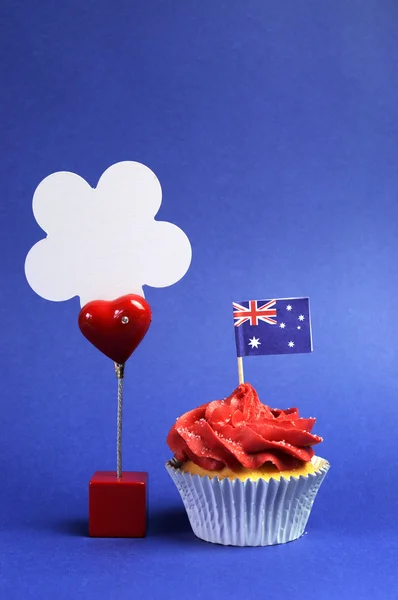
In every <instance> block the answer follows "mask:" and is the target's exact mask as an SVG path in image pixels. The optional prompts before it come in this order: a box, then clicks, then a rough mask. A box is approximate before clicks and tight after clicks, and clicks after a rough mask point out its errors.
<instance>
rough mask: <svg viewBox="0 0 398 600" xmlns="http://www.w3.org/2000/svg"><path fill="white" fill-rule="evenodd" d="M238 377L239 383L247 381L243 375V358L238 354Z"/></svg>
mask: <svg viewBox="0 0 398 600" xmlns="http://www.w3.org/2000/svg"><path fill="white" fill-rule="evenodd" d="M238 377H239V385H240V384H241V383H244V382H245V377H244V375H243V358H242V357H241V356H238Z"/></svg>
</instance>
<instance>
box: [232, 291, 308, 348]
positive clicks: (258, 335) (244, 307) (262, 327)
mask: <svg viewBox="0 0 398 600" xmlns="http://www.w3.org/2000/svg"><path fill="white" fill-rule="evenodd" d="M233 311H234V325H235V339H236V351H237V355H238V356H258V355H260V354H299V353H303V352H312V335H311V319H310V302H309V298H278V299H277V300H248V301H244V302H233Z"/></svg>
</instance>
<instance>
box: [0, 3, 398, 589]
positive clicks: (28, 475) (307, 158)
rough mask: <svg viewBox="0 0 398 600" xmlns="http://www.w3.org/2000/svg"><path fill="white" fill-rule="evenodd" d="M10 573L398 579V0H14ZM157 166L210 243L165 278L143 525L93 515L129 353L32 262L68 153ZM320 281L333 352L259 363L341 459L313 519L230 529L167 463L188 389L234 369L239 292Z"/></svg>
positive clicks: (274, 584)
mask: <svg viewBox="0 0 398 600" xmlns="http://www.w3.org/2000/svg"><path fill="white" fill-rule="evenodd" d="M0 11H1V25H0V33H1V35H0V47H1V56H2V59H1V66H0V69H1V115H2V116H1V126H2V135H1V142H2V160H1V166H0V189H1V202H0V211H1V236H0V244H1V255H2V261H1V263H2V281H3V285H2V286H1V290H0V295H1V298H0V299H1V323H2V327H1V334H2V344H1V360H0V376H1V379H0V380H1V387H2V395H1V406H2V412H1V418H0V469H1V487H0V524H1V532H0V571H1V573H0V592H1V598H4V600H14V599H16V600H18V599H19V598H23V599H30V598H33V599H40V600H43V599H44V600H46V599H47V598H48V599H52V598H57V599H58V600H63V599H65V600H66V599H68V600H70V599H71V598H73V599H80V598H84V599H86V598H87V599H90V598H111V599H113V598H115V599H116V598H117V599H125V598H126V599H127V598H134V599H135V600H140V599H141V598H161V599H166V600H167V599H169V598H173V599H175V598H188V597H189V598H208V599H213V598H220V597H228V598H231V599H234V598H245V599H250V598H259V597H266V598H267V599H273V598H283V597H291V598H304V597H305V598H306V600H313V599H319V598H322V599H323V598H341V599H345V598H347V599H348V598H353V597H357V598H361V599H362V598H376V597H377V598H383V599H390V598H394V599H395V598H396V597H397V591H396V590H397V582H396V560H397V552H398V521H397V518H396V515H397V508H398V507H397V498H398V492H397V490H396V483H395V482H396V470H397V462H398V460H397V453H396V445H397V428H396V422H397V417H398V403H397V383H398V369H397V352H396V348H397V340H398V321H397V317H396V315H397V299H396V298H397V275H396V262H397V260H396V256H397V250H398V236H397V234H398V209H397V195H398V192H397V190H398V168H397V156H398V120H397V117H398V82H397V73H398V37H397V34H396V31H397V22H398V4H397V3H396V2H395V0H348V1H347V0H330V1H329V0H325V1H323V2H319V1H318V0H308V1H306V2H297V0H284V1H281V2H271V1H267V0H245V1H243V0H242V1H237V0H234V1H228V2H227V1H221V0H192V1H188V2H187V1H183V0H178V1H177V0H176V1H171V2H169V1H167V0H164V1H161V0H136V1H132V0H119V1H118V2H112V1H111V0H96V1H93V0H86V1H85V2H81V0H69V1H68V2H61V1H60V2H55V1H50V0H40V1H38V0H31V1H30V2H22V1H11V0H3V2H2V3H1V8H0ZM120 160H137V161H140V162H143V163H144V164H146V165H148V166H149V167H150V168H151V169H152V170H153V171H154V172H155V173H156V175H157V176H158V178H159V180H160V182H161V184H162V188H163V193H164V203H163V205H162V208H161V211H160V213H159V218H162V219H164V220H169V221H172V222H174V223H176V224H178V225H179V226H181V227H182V229H184V231H185V232H186V233H187V234H188V236H189V238H190V240H191V243H192V247H193V253H194V254H193V262H192V266H191V269H190V271H189V273H188V274H187V275H186V277H185V278H184V279H183V280H182V281H181V282H180V283H178V284H176V285H175V286H172V287H170V288H166V289H148V290H147V299H148V301H149V302H150V303H151V305H152V308H153V313H154V321H153V325H152V327H151V330H150V332H149V333H148V336H147V337H146V339H145V340H144V342H143V343H142V345H141V347H140V348H139V349H138V351H137V352H136V354H135V355H134V356H133V358H132V359H131V361H130V364H129V365H128V371H127V379H126V408H125V438H124V441H125V445H124V465H125V467H126V468H128V469H130V470H133V469H140V470H148V471H149V474H150V497H149V501H150V531H149V535H148V537H147V538H146V539H144V540H106V539H104V540H101V539H90V538H88V537H86V530H87V523H86V519H87V484H88V481H89V479H90V477H91V475H92V474H93V472H94V471H96V470H97V469H113V468H114V463H115V386H116V382H115V378H114V374H113V367H112V364H111V363H110V362H109V361H108V360H107V359H106V358H104V357H103V356H102V355H100V353H98V352H97V351H96V350H95V349H94V348H92V347H91V346H90V345H89V344H88V343H87V342H86V340H85V339H84V338H83V337H82V336H81V334H80V332H79V330H78V327H77V315H78V311H79V302H78V299H77V298H75V299H73V300H71V301H69V302H66V303H60V304H58V303H51V302H46V301H45V300H43V299H41V298H39V297H38V296H36V295H35V294H34V293H33V291H32V290H31V289H30V288H29V287H28V285H27V283H26V281H25V279H24V273H23V264H24V260H25V256H26V253H27V251H28V250H29V248H30V247H31V246H32V245H33V244H34V243H35V242H36V241H37V240H38V239H40V238H41V237H42V232H41V230H40V229H39V227H38V226H37V224H36V223H35V221H34V218H33V215H32V212H31V200H32V195H33V192H34V189H35V188H36V186H37V185H38V183H39V182H40V181H41V180H42V179H43V178H44V177H45V176H46V175H48V174H49V173H51V172H54V171H58V170H70V171H74V172H77V173H79V174H80V175H81V176H83V177H84V178H85V179H87V180H88V182H89V183H90V184H91V185H93V186H94V185H96V183H97V181H98V179H99V177H100V175H101V174H102V172H103V171H104V170H105V169H106V168H107V167H109V166H110V165H111V164H113V163H115V162H118V161H120ZM307 295H308V296H309V297H310V298H311V308H312V324H313V337H314V352H313V353H312V354H305V355H296V356H290V357H289V356H274V357H264V358H258V359H257V360H256V359H247V360H246V361H245V368H246V376H247V380H248V381H250V382H251V383H252V384H254V385H255V386H256V387H257V389H258V392H259V394H260V397H261V398H262V400H263V401H265V402H267V403H269V404H271V405H276V406H283V407H286V406H291V405H298V406H299V407H300V409H301V412H302V414H303V415H304V416H311V415H315V416H316V417H317V419H318V421H317V424H316V432H317V433H318V434H320V435H322V436H323V437H324V439H325V441H324V443H323V444H322V446H321V447H320V448H319V452H320V453H321V455H322V456H324V457H327V458H328V459H329V460H330V462H331V464H332V468H331V470H330V472H329V474H328V476H327V479H326V481H325V483H324V484H323V487H322V488H321V491H320V493H319V496H318V498H317V502H316V505H315V507H314V510H313V514H312V517H311V519H310V522H309V526H308V535H306V536H304V537H303V538H302V539H301V540H299V541H297V542H294V543H292V544H288V545H285V546H279V547H271V548H264V549H261V548H260V549H259V548H254V549H251V548H245V549H238V548H223V547H218V546H212V545H209V544H206V543H204V542H200V541H199V540H197V539H196V538H194V536H193V535H192V533H191V532H190V529H189V526H188V525H187V520H186V517H185V516H184V512H183V510H182V505H181V502H180V499H179V497H178V493H177V491H176V489H175V488H174V487H173V484H172V482H171V480H169V478H168V475H167V473H166V471H165V470H164V467H163V463H164V462H165V460H166V459H167V458H168V457H169V451H168V448H167V447H166V444H165V437H166V434H167V432H168V429H169V427H170V426H171V424H172V423H173V421H174V419H175V418H176V417H177V416H178V415H180V414H181V413H182V412H183V411H185V410H186V409H190V408H192V407H194V406H197V405H198V404H200V403H203V402H204V401H207V400H210V399H214V398H220V397H222V396H225V395H226V394H228V393H230V392H231V391H232V389H233V388H234V387H235V384H236V381H237V371H236V355H235V342H234V332H233V326H232V317H231V302H232V300H235V299H236V298H262V297H271V296H272V297H289V296H307Z"/></svg>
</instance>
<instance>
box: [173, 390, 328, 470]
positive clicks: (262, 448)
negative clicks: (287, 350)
mask: <svg viewBox="0 0 398 600" xmlns="http://www.w3.org/2000/svg"><path fill="white" fill-rule="evenodd" d="M314 423H315V419H302V418H300V416H299V412H298V409H297V408H288V409H286V410H279V409H272V408H269V407H268V406H266V405H265V404H263V403H262V402H261V401H260V399H259V397H258V395H257V392H256V390H255V389H254V388H253V387H252V386H251V385H250V384H249V383H243V384H241V385H240V386H239V387H237V388H236V390H235V391H234V392H233V393H232V394H231V395H230V396H229V397H228V398H225V400H215V401H214V402H208V403H207V404H203V405H202V406H200V407H199V408H195V409H194V410H191V411H189V412H187V413H185V414H184V415H182V417H180V418H179V419H177V421H176V423H175V424H174V425H173V427H172V428H171V430H170V432H169V435H168V436H167V443H168V445H169V446H170V448H171V450H172V452H174V456H175V458H176V459H177V460H179V461H181V462H185V461H187V460H192V461H193V462H194V463H195V464H197V465H199V466H200V467H202V468H204V469H208V470H210V471H218V470H220V469H223V468H224V467H225V466H226V467H229V468H231V469H233V468H236V467H239V466H243V467H246V468H249V469H258V468H259V467H261V466H263V465H264V464H265V463H267V462H270V463H273V464H274V465H275V467H276V468H277V469H278V470H279V471H285V470H287V469H294V468H296V467H298V466H300V465H301V464H302V463H303V462H308V461H310V460H311V458H312V457H313V456H314V450H313V448H312V446H314V445H315V444H319V442H321V441H322V438H320V437H318V436H316V435H313V434H312V433H311V430H312V428H313V426H314Z"/></svg>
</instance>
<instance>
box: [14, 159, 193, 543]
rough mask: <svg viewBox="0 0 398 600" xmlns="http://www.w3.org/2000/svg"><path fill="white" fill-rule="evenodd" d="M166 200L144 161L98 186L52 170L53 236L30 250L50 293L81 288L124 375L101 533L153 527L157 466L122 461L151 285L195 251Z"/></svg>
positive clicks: (94, 325) (85, 315) (162, 281)
mask: <svg viewBox="0 0 398 600" xmlns="http://www.w3.org/2000/svg"><path fill="white" fill-rule="evenodd" d="M161 203H162V189H161V186H160V182H159V180H158V179H157V177H156V175H155V174H154V173H153V172H152V171H151V170H150V169H149V168H148V167H146V166H145V165H143V164H141V163H139V162H134V161H124V162H119V163H116V164H114V165H111V166H110V167H109V168H108V169H106V171H105V172H104V173H103V174H102V175H101V177H100V178H99V181H98V184H97V186H96V187H95V188H92V187H91V186H90V185H89V184H88V183H87V181H85V180H84V179H83V178H82V177H80V176H79V175H77V174H76V173H70V172H66V171H59V172H57V173H52V174H50V175H48V177H45V178H44V179H43V181H41V182H40V183H39V185H38V187H37V188H36V190H35V193H34V196H33V213H34V216H35V219H36V221H37V223H38V224H39V226H40V227H41V228H42V229H43V230H44V232H45V234H46V236H45V237H43V239H41V240H39V241H38V242H37V243H36V244H34V246H33V247H32V248H31V249H30V251H29V252H28V254H27V257H26V260H25V274H26V278H27V280H28V283H29V285H30V286H31V288H32V289H33V290H34V291H35V292H36V293H37V294H38V295H39V296H41V297H42V298H45V299H46V300H52V301H57V302H59V301H63V300H69V299H70V298H73V297H75V296H79V298H80V305H81V306H82V309H81V311H80V314H79V319H78V322H79V327H80V330H81V332H82V334H83V335H84V337H86V338H87V339H88V340H89V342H91V343H92V344H93V345H94V346H95V347H96V348H98V350H100V351H101V352H102V353H103V354H105V356H107V357H108V358H110V359H111V360H112V361H113V362H114V363H115V369H116V375H117V379H118V403H117V406H118V409H117V465H116V466H117V468H116V471H97V472H96V473H95V474H94V476H93V477H92V479H91V480H90V485H89V533H90V535H91V536H95V537H143V536H144V535H145V531H146V490H147V473H143V472H140V471H139V472H131V471H123V470H122V425H123V424H122V417H123V377H124V366H125V363H126V361H127V360H128V359H129V357H130V356H131V354H132V353H133V352H134V351H135V349H136V348H137V347H138V345H139V344H140V342H141V341H142V339H143V338H144V336H145V334H146V332H147V331H148V327H149V325H150V322H151V309H150V307H149V304H148V303H147V301H146V300H145V299H144V298H143V295H144V292H143V287H144V285H145V286H150V287H155V288H162V287H166V286H169V285H173V284H174V283H176V282H177V281H179V280H180V279H181V278H182V277H183V276H184V275H185V273H186V272H187V270H188V268H189V265H190V262H191V257H192V251H191V245H190V242H189V239H188V237H187V236H186V235H185V233H184V232H183V231H182V230H181V229H180V228H179V227H177V226H176V225H174V224H173V223H169V222H167V221H160V220H157V219H156V218H155V217H156V215H157V213H158V211H159V209H160V206H161ZM82 257H84V260H82ZM126 294H127V295H126ZM115 298H116V300H115Z"/></svg>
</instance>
